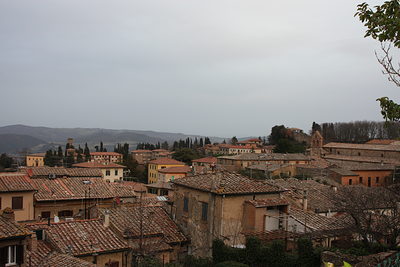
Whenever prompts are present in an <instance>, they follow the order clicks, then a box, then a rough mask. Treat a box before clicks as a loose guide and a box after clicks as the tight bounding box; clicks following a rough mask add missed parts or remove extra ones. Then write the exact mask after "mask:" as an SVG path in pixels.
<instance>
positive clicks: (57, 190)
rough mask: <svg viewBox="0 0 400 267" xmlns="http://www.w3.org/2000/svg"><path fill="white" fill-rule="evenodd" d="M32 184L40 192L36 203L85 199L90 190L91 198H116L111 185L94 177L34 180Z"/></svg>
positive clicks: (36, 195) (36, 197)
mask: <svg viewBox="0 0 400 267" xmlns="http://www.w3.org/2000/svg"><path fill="white" fill-rule="evenodd" d="M85 181H89V183H88V182H85ZM32 184H33V185H34V186H35V188H37V190H38V192H37V193H36V194H35V199H36V201H49V200H70V199H84V198H85V191H86V193H88V191H89V188H90V198H103V199H104V198H113V197H115V193H114V191H113V189H112V187H111V186H110V183H107V182H106V181H105V180H103V179H99V178H93V177H87V178H84V177H79V178H56V179H32ZM86 198H89V196H86Z"/></svg>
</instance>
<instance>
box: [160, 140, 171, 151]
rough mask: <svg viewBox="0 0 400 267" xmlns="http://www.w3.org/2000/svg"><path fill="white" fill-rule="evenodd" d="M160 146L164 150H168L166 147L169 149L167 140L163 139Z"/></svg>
mask: <svg viewBox="0 0 400 267" xmlns="http://www.w3.org/2000/svg"><path fill="white" fill-rule="evenodd" d="M161 148H162V149H165V150H168V149H169V144H168V142H167V141H164V142H163V143H162V144H161Z"/></svg>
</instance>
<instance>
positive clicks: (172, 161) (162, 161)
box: [149, 158, 185, 165]
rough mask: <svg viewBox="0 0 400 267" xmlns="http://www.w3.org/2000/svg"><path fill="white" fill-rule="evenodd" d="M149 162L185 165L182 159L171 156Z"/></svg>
mask: <svg viewBox="0 0 400 267" xmlns="http://www.w3.org/2000/svg"><path fill="white" fill-rule="evenodd" d="M149 164H158V165H185V163H183V162H181V161H177V160H174V159H170V158H159V159H155V160H152V161H150V162H149Z"/></svg>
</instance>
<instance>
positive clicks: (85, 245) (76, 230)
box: [46, 219, 128, 256]
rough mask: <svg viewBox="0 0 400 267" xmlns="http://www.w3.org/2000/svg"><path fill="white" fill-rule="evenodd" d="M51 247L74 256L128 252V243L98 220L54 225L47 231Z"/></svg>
mask: <svg viewBox="0 0 400 267" xmlns="http://www.w3.org/2000/svg"><path fill="white" fill-rule="evenodd" d="M46 236H47V238H48V240H49V243H50V245H51V246H53V247H54V248H56V250H57V251H59V252H61V253H66V254H68V253H71V254H72V255H74V256H79V255H87V254H93V253H101V252H112V251H117V250H126V249H128V245H127V244H126V242H125V241H124V240H123V239H122V238H120V237H119V236H118V235H117V234H115V233H114V232H113V231H112V230H111V229H110V228H109V227H105V226H103V223H102V222H101V221H100V220H98V219H92V220H78V221H70V222H59V223H52V224H51V226H50V227H47V229H46Z"/></svg>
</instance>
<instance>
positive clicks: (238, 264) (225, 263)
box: [214, 261, 249, 267]
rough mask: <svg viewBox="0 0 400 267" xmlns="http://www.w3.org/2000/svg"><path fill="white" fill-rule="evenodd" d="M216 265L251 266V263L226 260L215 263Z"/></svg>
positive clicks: (224, 266)
mask: <svg viewBox="0 0 400 267" xmlns="http://www.w3.org/2000/svg"><path fill="white" fill-rule="evenodd" d="M214 266H215V267H249V265H247V264H244V263H240V262H237V261H224V262H220V263H217V264H215V265H214Z"/></svg>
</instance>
